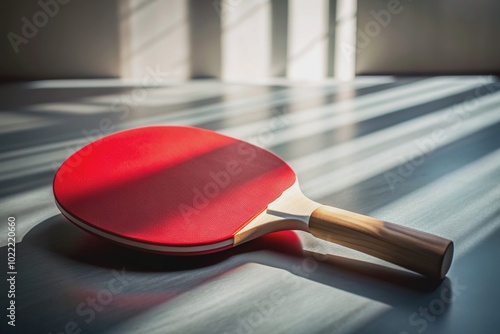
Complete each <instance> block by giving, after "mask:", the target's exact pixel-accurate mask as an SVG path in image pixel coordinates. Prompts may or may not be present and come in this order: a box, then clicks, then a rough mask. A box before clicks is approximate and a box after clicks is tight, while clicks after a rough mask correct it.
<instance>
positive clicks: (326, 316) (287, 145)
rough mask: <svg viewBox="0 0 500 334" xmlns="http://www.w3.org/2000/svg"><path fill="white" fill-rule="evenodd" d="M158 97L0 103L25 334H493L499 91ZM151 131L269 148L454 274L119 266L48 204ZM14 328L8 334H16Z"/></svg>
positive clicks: (6, 202) (318, 87)
mask: <svg viewBox="0 0 500 334" xmlns="http://www.w3.org/2000/svg"><path fill="white" fill-rule="evenodd" d="M148 82H151V83H150V85H149V86H144V85H142V83H141V82H133V81H119V80H53V81H38V82H29V83H12V84H3V85H2V86H0V108H1V113H0V212H1V214H2V215H1V218H0V219H1V220H2V222H1V224H0V234H1V238H0V241H1V251H0V252H1V255H0V256H1V258H2V260H1V261H2V263H4V264H5V265H3V268H4V270H6V272H7V269H6V268H7V265H6V264H7V218H8V217H9V216H13V217H15V219H16V238H17V244H16V268H15V269H16V271H17V275H16V297H15V302H16V327H15V330H14V331H13V332H17V333H54V334H55V333H61V332H62V333H73V332H74V333H79V332H81V333H423V332H425V333H494V332H496V330H497V328H498V326H499V325H500V319H499V317H498V316H497V313H498V309H499V307H500V291H499V288H498V286H497V282H498V281H499V278H500V276H499V274H500V269H499V266H498V258H497V256H499V255H500V242H499V241H500V205H499V203H500V201H499V200H500V186H499V181H500V168H499V167H500V82H498V81H497V79H496V78H494V77H486V76H482V77H475V76H466V77H458V76H457V77H450V76H442V77H419V78H393V77H361V78H358V79H356V80H355V81H354V82H349V83H336V82H333V81H332V82H324V83H321V84H290V83H287V82H270V83H263V84H258V85H257V84H253V85H250V84H224V83H220V82H217V81H208V80H207V81H191V82H187V83H175V82H163V83H155V82H154V81H151V80H149V81H148ZM109 124H111V128H109V127H108V125H109ZM148 124H186V125H195V126H199V127H204V128H208V129H213V130H217V131H220V132H222V133H226V134H229V135H232V136H235V137H239V138H243V139H246V140H250V141H252V142H253V143H255V144H257V145H260V146H263V147H266V148H269V149H270V150H272V151H273V152H275V153H277V154H278V155H280V156H281V157H282V158H284V159H285V160H286V161H288V162H289V163H290V164H291V165H292V166H293V168H294V169H295V170H296V171H297V174H298V178H299V180H300V182H301V186H302V190H303V192H304V193H305V194H306V195H307V196H309V197H310V198H312V199H314V200H316V201H319V202H321V203H324V204H329V205H333V206H336V207H340V208H344V209H347V210H351V211H355V212H359V213H362V214H367V215H371V216H374V217H377V218H380V219H383V220H387V221H392V222H396V223H398V224H401V225H405V226H410V227H414V228H418V229H421V230H424V231H427V232H431V233H435V234H438V235H441V236H443V237H446V238H449V239H452V240H454V242H455V247H456V251H455V259H454V263H453V265H452V267H451V269H450V272H449V274H448V276H447V277H446V278H445V280H444V281H443V282H433V281H430V280H428V279H426V278H424V277H421V276H419V275H416V274H413V273H411V272H409V271H406V270H403V269H401V268H398V267H396V266H393V265H389V264H387V263H384V262H383V261H381V260H378V259H375V258H372V257H370V256H368V255H364V254H361V253H359V252H356V251H353V250H349V249H346V248H344V247H341V246H337V245H334V244H329V243H328V242H325V241H321V240H317V239H315V238H313V237H312V236H310V235H308V234H306V233H304V232H294V231H283V232H277V233H273V234H270V235H267V236H264V237H261V238H259V239H257V240H254V241H252V242H249V243H247V244H244V245H241V246H239V247H236V248H234V249H231V250H228V251H224V252H221V253H218V254H212V255H205V256H197V257H171V256H161V255H155V254H148V253H142V252H139V251H135V250H131V249H127V248H123V247H120V246H117V245H114V244H111V243H109V242H107V241H104V240H101V239H98V238H96V237H94V236H91V235H88V234H87V233H85V232H83V231H81V230H79V229H78V228H76V227H75V226H73V225H72V224H70V223H68V222H67V221H66V220H65V218H64V217H62V216H61V214H60V213H59V212H58V210H57V208H56V206H55V204H54V199H53V196H52V192H51V181H52V178H53V175H54V172H55V169H56V168H57V166H58V165H60V163H61V162H62V161H63V160H64V159H65V158H66V157H67V156H68V155H69V154H71V152H74V151H75V150H76V149H77V148H79V147H81V146H82V145H84V144H86V143H88V142H89V141H90V140H93V139H96V138H98V137H100V136H102V135H105V134H108V133H111V132H114V131H118V130H120V129H126V128H131V127H137V126H143V125H148ZM152 200H154V199H152ZM495 259H497V260H495ZM2 282H3V283H2V291H1V295H2V305H4V307H5V305H7V302H8V301H7V293H6V291H7V289H8V287H7V285H6V281H5V280H2ZM4 310H5V308H4ZM4 312H5V311H4ZM3 318H4V320H2V328H8V329H9V330H13V329H14V328H12V327H10V326H7V324H6V320H5V316H4V317H3ZM1 331H2V333H4V332H6V331H4V330H3V329H2V330H1Z"/></svg>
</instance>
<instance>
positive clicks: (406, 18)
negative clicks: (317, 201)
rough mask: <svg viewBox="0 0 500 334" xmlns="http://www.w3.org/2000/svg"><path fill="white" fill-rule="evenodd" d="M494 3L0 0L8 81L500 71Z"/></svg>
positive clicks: (499, 7) (3, 72) (1, 73)
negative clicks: (153, 75)
mask: <svg viewBox="0 0 500 334" xmlns="http://www.w3.org/2000/svg"><path fill="white" fill-rule="evenodd" d="M499 12H500V2H498V1H493V0H476V1H473V0H461V1H457V0H421V1H411V0H402V1H397V0H358V1H356V0H288V1H287V0H122V1H120V0H108V1H98V0H38V1H35V0H21V1H3V2H1V3H0V24H1V25H0V34H1V35H2V36H3V38H2V42H1V49H2V52H1V53H0V78H1V79H2V80H13V79H29V80H31V79H43V78H88V77H124V78H141V77H144V76H146V75H148V73H149V72H150V71H152V70H156V72H161V73H162V75H164V76H165V77H168V78H172V79H189V78H193V77H195V78H199V77H215V78H220V79H223V80H228V81H245V82H248V81H250V82H258V81H261V80H266V79H268V78H270V77H278V78H285V79H289V80H295V81H315V80H323V79H326V78H336V79H343V80H348V79H351V78H352V77H354V76H355V75H356V74H440V73H445V74H449V73H453V74H463V73H466V74H468V73H499V72H500V44H499V43H498V42H497V40H498V37H497V34H498V32H500V21H499V20H498V19H497V17H496V16H497V13H499Z"/></svg>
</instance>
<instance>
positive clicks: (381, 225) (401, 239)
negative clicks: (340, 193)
mask: <svg viewBox="0 0 500 334" xmlns="http://www.w3.org/2000/svg"><path fill="white" fill-rule="evenodd" d="M309 231H310V232H311V234H312V235H314V236H315V237H318V238H321V239H323V240H327V241H330V242H333V243H336V244H340V245H343V246H346V247H349V248H352V249H356V250H358V251H361V252H363V253H366V254H369V255H372V256H375V257H377V258H379V259H383V260H385V261H388V262H391V263H394V264H397V265H399V266H401V267H404V268H407V269H410V270H413V271H415V272H418V273H420V274H422V275H425V276H428V277H432V278H435V279H443V278H444V276H445V275H446V273H447V272H448V269H449V268H450V265H451V261H452V259H453V242H452V241H451V240H448V239H444V238H441V237H438V236H436V235H433V234H429V233H425V232H422V231H418V230H415V229H412V228H408V227H404V226H400V225H396V224H393V223H389V222H386V221H383V220H378V219H375V218H372V217H368V216H364V215H360V214H357V213H353V212H349V211H346V210H342V209H337V208H334V207H329V206H321V207H319V208H317V209H316V210H314V212H313V213H312V215H311V217H310V219H309Z"/></svg>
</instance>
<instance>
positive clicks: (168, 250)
mask: <svg viewBox="0 0 500 334" xmlns="http://www.w3.org/2000/svg"><path fill="white" fill-rule="evenodd" d="M55 202H56V206H57V208H58V209H59V210H60V211H61V213H62V214H63V216H64V217H66V219H68V220H69V221H70V222H72V223H73V224H74V225H76V226H77V227H79V228H81V229H82V230H84V231H86V232H89V233H91V234H93V235H95V236H98V237H102V238H105V239H107V240H110V241H113V242H115V243H117V244H120V245H122V246H127V247H130V248H135V249H139V250H145V251H149V252H152V253H159V254H170V255H202V254H208V253H213V252H217V251H221V250H224V249H228V248H232V247H233V239H232V238H231V239H227V240H224V241H220V242H217V243H213V244H207V245H199V246H190V247H175V246H165V245H157V244H151V243H146V242H139V241H136V240H131V239H127V238H123V237H120V236H117V235H114V234H111V233H108V232H105V231H103V230H100V229H97V228H95V227H92V226H90V225H89V224H87V223H85V222H83V221H80V220H79V219H77V218H76V217H74V216H72V215H71V214H70V213H68V212H67V211H66V210H64V209H63V208H62V206H61V205H59V203H58V202H57V200H56V201H55Z"/></svg>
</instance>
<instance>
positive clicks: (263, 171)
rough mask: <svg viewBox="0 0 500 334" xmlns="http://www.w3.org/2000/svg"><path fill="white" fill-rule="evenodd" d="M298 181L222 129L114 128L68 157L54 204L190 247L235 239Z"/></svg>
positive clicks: (127, 231)
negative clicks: (220, 131) (237, 233)
mask: <svg viewBox="0 0 500 334" xmlns="http://www.w3.org/2000/svg"><path fill="white" fill-rule="evenodd" d="M294 182H295V174H294V173H293V171H292V170H291V168H290V167H289V166H288V165H287V164H286V163H285V162H284V161H283V160H281V159H280V158H279V157H277V156H276V155H274V154H273V153H270V152H268V151H266V150H264V149H261V148H258V147H256V146H253V145H251V144H248V143H245V142H242V141H240V140H237V139H234V138H230V137H227V136H223V135H221V134H218V133H215V132H212V131H209V130H203V129H198V128H193V127H180V126H156V127H145V128H138V129H132V130H127V131H122V132H118V133H115V134H112V135H109V136H107V137H104V138H102V139H99V140H97V141H95V142H93V143H90V144H88V145H86V146H85V147H83V148H82V149H80V150H79V151H77V152H76V153H74V154H73V155H72V156H70V157H69V158H68V159H67V160H66V161H65V162H64V163H63V164H62V165H61V167H60V168H59V170H58V171H57V173H56V176H55V178H54V184H53V186H54V195H55V198H56V200H57V202H58V204H59V205H60V206H61V207H62V208H63V209H64V210H66V211H67V212H68V213H69V214H71V215H72V216H73V217H75V218H77V219H78V220H80V221H82V222H84V223H86V224H89V225H90V226H92V227H95V228H97V229H99V230H102V231H104V232H107V233H110V234H114V235H117V236H121V237H124V238H127V239H130V240H134V241H139V242H143V243H149V244H157V245H165V246H180V247H184V246H186V247H191V246H199V245H208V244H213V243H217V242H221V241H224V240H228V239H232V237H233V235H234V233H235V232H236V231H238V230H239V229H240V228H241V227H243V226H244V225H245V224H246V223H247V222H248V221H250V220H251V219H252V218H253V217H254V216H255V215H257V214H259V213H260V212H262V211H263V210H264V209H265V208H266V207H267V205H268V204H269V203H270V202H272V201H274V200H275V199H276V198H278V197H279V196H280V195H281V193H282V192H283V191H284V190H286V189H288V188H289V187H290V186H292V185H293V183H294Z"/></svg>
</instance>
